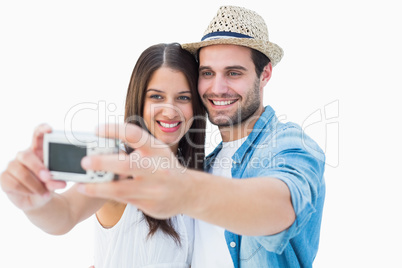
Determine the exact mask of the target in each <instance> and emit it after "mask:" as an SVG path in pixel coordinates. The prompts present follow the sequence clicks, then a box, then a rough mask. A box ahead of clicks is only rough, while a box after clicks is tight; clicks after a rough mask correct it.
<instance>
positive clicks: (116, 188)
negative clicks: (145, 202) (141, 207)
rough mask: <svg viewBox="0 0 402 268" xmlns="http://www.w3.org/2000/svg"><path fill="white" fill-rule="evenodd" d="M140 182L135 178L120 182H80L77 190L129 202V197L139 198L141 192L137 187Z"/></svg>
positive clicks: (89, 194)
mask: <svg viewBox="0 0 402 268" xmlns="http://www.w3.org/2000/svg"><path fill="white" fill-rule="evenodd" d="M137 184H138V182H137V181H135V180H123V181H118V182H105V183H87V184H79V185H78V186H77V191H79V192H80V193H83V194H85V195H88V196H92V197H98V198H104V199H113V200H116V198H118V199H119V200H121V201H123V200H125V201H126V202H127V199H128V198H130V199H135V198H138V196H139V192H138V190H137V189H139V187H136V185H137Z"/></svg>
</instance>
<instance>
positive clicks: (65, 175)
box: [43, 132, 119, 183]
mask: <svg viewBox="0 0 402 268" xmlns="http://www.w3.org/2000/svg"><path fill="white" fill-rule="evenodd" d="M118 151H119V140H116V139H107V138H101V137H98V136H96V135H94V134H89V133H70V134H67V133H65V132H52V133H47V134H45V135H44V139H43V160H44V164H45V166H46V168H47V169H49V171H50V173H51V174H52V176H53V179H54V180H63V181H73V182H82V183H91V182H107V181H112V180H113V179H115V175H114V174H113V173H111V172H105V171H93V170H84V169H83V168H82V167H81V160H82V158H83V157H85V156H90V155H100V154H114V153H118Z"/></svg>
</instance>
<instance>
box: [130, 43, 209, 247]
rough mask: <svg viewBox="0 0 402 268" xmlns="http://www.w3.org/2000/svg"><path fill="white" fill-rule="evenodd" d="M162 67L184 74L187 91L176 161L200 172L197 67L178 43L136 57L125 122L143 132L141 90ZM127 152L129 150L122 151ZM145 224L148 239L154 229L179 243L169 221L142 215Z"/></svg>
mask: <svg viewBox="0 0 402 268" xmlns="http://www.w3.org/2000/svg"><path fill="white" fill-rule="evenodd" d="M162 66H165V67H168V68H171V69H174V70H177V71H179V72H181V73H183V74H184V76H185V77H186V79H187V82H188V84H189V86H190V90H191V100H192V106H193V118H194V121H193V123H192V125H191V127H190V129H189V131H188V132H187V133H186V134H185V135H184V137H183V138H182V139H181V140H180V142H179V146H178V159H179V161H180V163H181V164H182V165H183V166H185V167H188V168H192V169H198V170H202V169H203V164H204V155H205V153H204V142H205V127H206V117H205V116H206V111H205V108H204V106H203V105H202V102H201V99H200V97H199V95H198V91H197V84H198V64H197V63H196V61H195V58H194V56H192V55H191V54H190V53H189V52H188V51H186V50H184V49H182V48H181V46H180V44H178V43H172V44H157V45H153V46H151V47H149V48H147V49H146V50H145V51H144V52H143V53H142V54H141V55H140V57H139V59H138V61H137V63H136V65H135V67H134V70H133V73H132V75H131V79H130V84H129V86H128V91H127V97H126V108H125V116H124V118H125V121H126V122H127V123H133V124H136V125H138V126H140V127H142V128H144V129H146V126H145V123H144V121H143V115H144V103H145V95H146V94H145V90H146V89H147V87H148V83H149V81H150V80H151V77H152V74H153V73H154V72H155V71H156V70H158V69H159V68H161V67H162ZM126 150H127V153H131V152H132V151H133V149H131V148H126ZM144 216H145V219H146V221H147V223H148V225H149V233H148V236H149V237H150V236H152V235H153V234H155V233H156V231H157V230H158V229H161V230H162V231H163V232H164V233H165V234H167V235H169V236H171V237H172V238H173V239H174V240H175V241H176V242H177V243H178V244H180V237H179V234H178V233H177V232H176V230H175V229H174V227H173V223H172V220H171V219H167V220H159V219H154V218H152V217H150V216H148V215H146V214H144Z"/></svg>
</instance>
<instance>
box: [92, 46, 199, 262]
mask: <svg viewBox="0 0 402 268" xmlns="http://www.w3.org/2000/svg"><path fill="white" fill-rule="evenodd" d="M197 80H198V66H197V64H196V63H195V61H194V58H193V56H191V55H190V54H189V53H187V51H184V50H183V49H181V47H180V45H179V44H169V45H167V44H159V45H155V46H152V47H150V48H148V49H146V50H145V51H144V52H143V53H142V55H141V56H140V58H139V59H138V62H137V64H136V66H135V68H134V70H133V73H132V76H131V80H130V84H129V87H128V92H127V97H126V109H125V121H126V122H127V123H134V124H137V125H139V126H141V127H143V128H145V129H148V131H149V132H150V133H151V134H152V135H154V136H155V137H156V138H158V139H159V140H161V141H163V142H164V143H166V144H167V145H169V146H170V148H171V150H172V152H173V153H174V154H175V155H177V156H178V158H179V161H180V162H181V164H182V165H184V166H186V167H189V168H195V169H200V170H201V169H202V168H203V163H202V161H200V160H203V157H204V146H203V145H204V139H205V134H204V132H199V131H191V130H192V129H194V130H195V129H197V130H200V129H205V118H204V116H205V110H204V108H203V106H202V104H201V100H200V99H199V97H198V93H197ZM194 118H196V120H193V119H194ZM189 130H190V131H189ZM186 133H187V135H185V134H186ZM194 144H195V145H198V146H194ZM125 150H126V152H127V153H130V152H132V149H131V148H125ZM196 156H197V157H199V159H198V161H197V159H196ZM96 216H97V219H98V221H99V224H98V226H97V227H96V232H97V235H96V243H95V267H96V268H98V267H123V266H124V267H142V266H146V265H155V266H152V267H157V265H156V264H158V263H161V264H162V263H163V264H164V265H165V266H163V267H166V265H167V264H169V265H170V266H171V267H188V266H189V264H190V263H191V254H192V243H193V240H192V239H193V233H192V232H193V223H192V220H190V219H188V218H186V217H185V216H183V215H178V216H176V217H174V218H173V219H169V220H157V219H154V218H151V217H149V216H147V215H145V214H143V213H142V212H140V211H138V210H137V209H136V208H135V207H133V206H131V205H126V204H120V203H116V202H114V201H109V202H108V203H106V204H105V205H104V206H103V207H102V208H101V209H100V210H99V211H98V212H97V213H96ZM144 219H145V220H144ZM132 226H136V228H132ZM167 238H168V239H167ZM122 257H123V260H122V259H121V258H122ZM124 260H125V261H126V262H124ZM129 264H130V265H129ZM133 264H134V265H133ZM119 265H120V266H119Z"/></svg>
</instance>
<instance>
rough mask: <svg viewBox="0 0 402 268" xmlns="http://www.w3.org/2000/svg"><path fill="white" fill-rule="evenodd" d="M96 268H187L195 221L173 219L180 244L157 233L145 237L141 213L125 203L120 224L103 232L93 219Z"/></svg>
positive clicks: (147, 228) (147, 230)
mask: <svg viewBox="0 0 402 268" xmlns="http://www.w3.org/2000/svg"><path fill="white" fill-rule="evenodd" d="M95 221H96V223H95V225H96V226H95V251H94V252H95V268H132V267H133V268H134V267H135V268H137V267H146V268H159V267H163V268H167V267H172V268H184V267H186V268H188V267H190V264H191V259H192V254H193V244H194V220H193V219H191V218H189V217H187V216H185V215H178V216H175V217H173V218H172V223H173V226H174V228H175V230H176V232H177V233H178V234H179V235H180V242H181V245H177V244H176V242H175V241H174V240H173V238H172V237H171V236H168V235H166V234H165V233H163V232H162V231H160V230H158V231H157V232H156V233H155V234H154V235H153V236H151V237H150V238H147V235H148V232H149V227H148V224H147V221H146V220H145V218H144V216H143V214H142V212H141V211H139V210H138V209H137V208H136V207H134V206H132V205H130V204H128V205H127V206H126V208H125V210H124V213H123V215H122V217H121V219H120V221H119V222H118V223H117V224H116V225H115V226H113V227H112V228H109V229H105V228H104V227H102V225H101V224H100V223H99V221H98V220H97V219H96V217H95Z"/></svg>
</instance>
